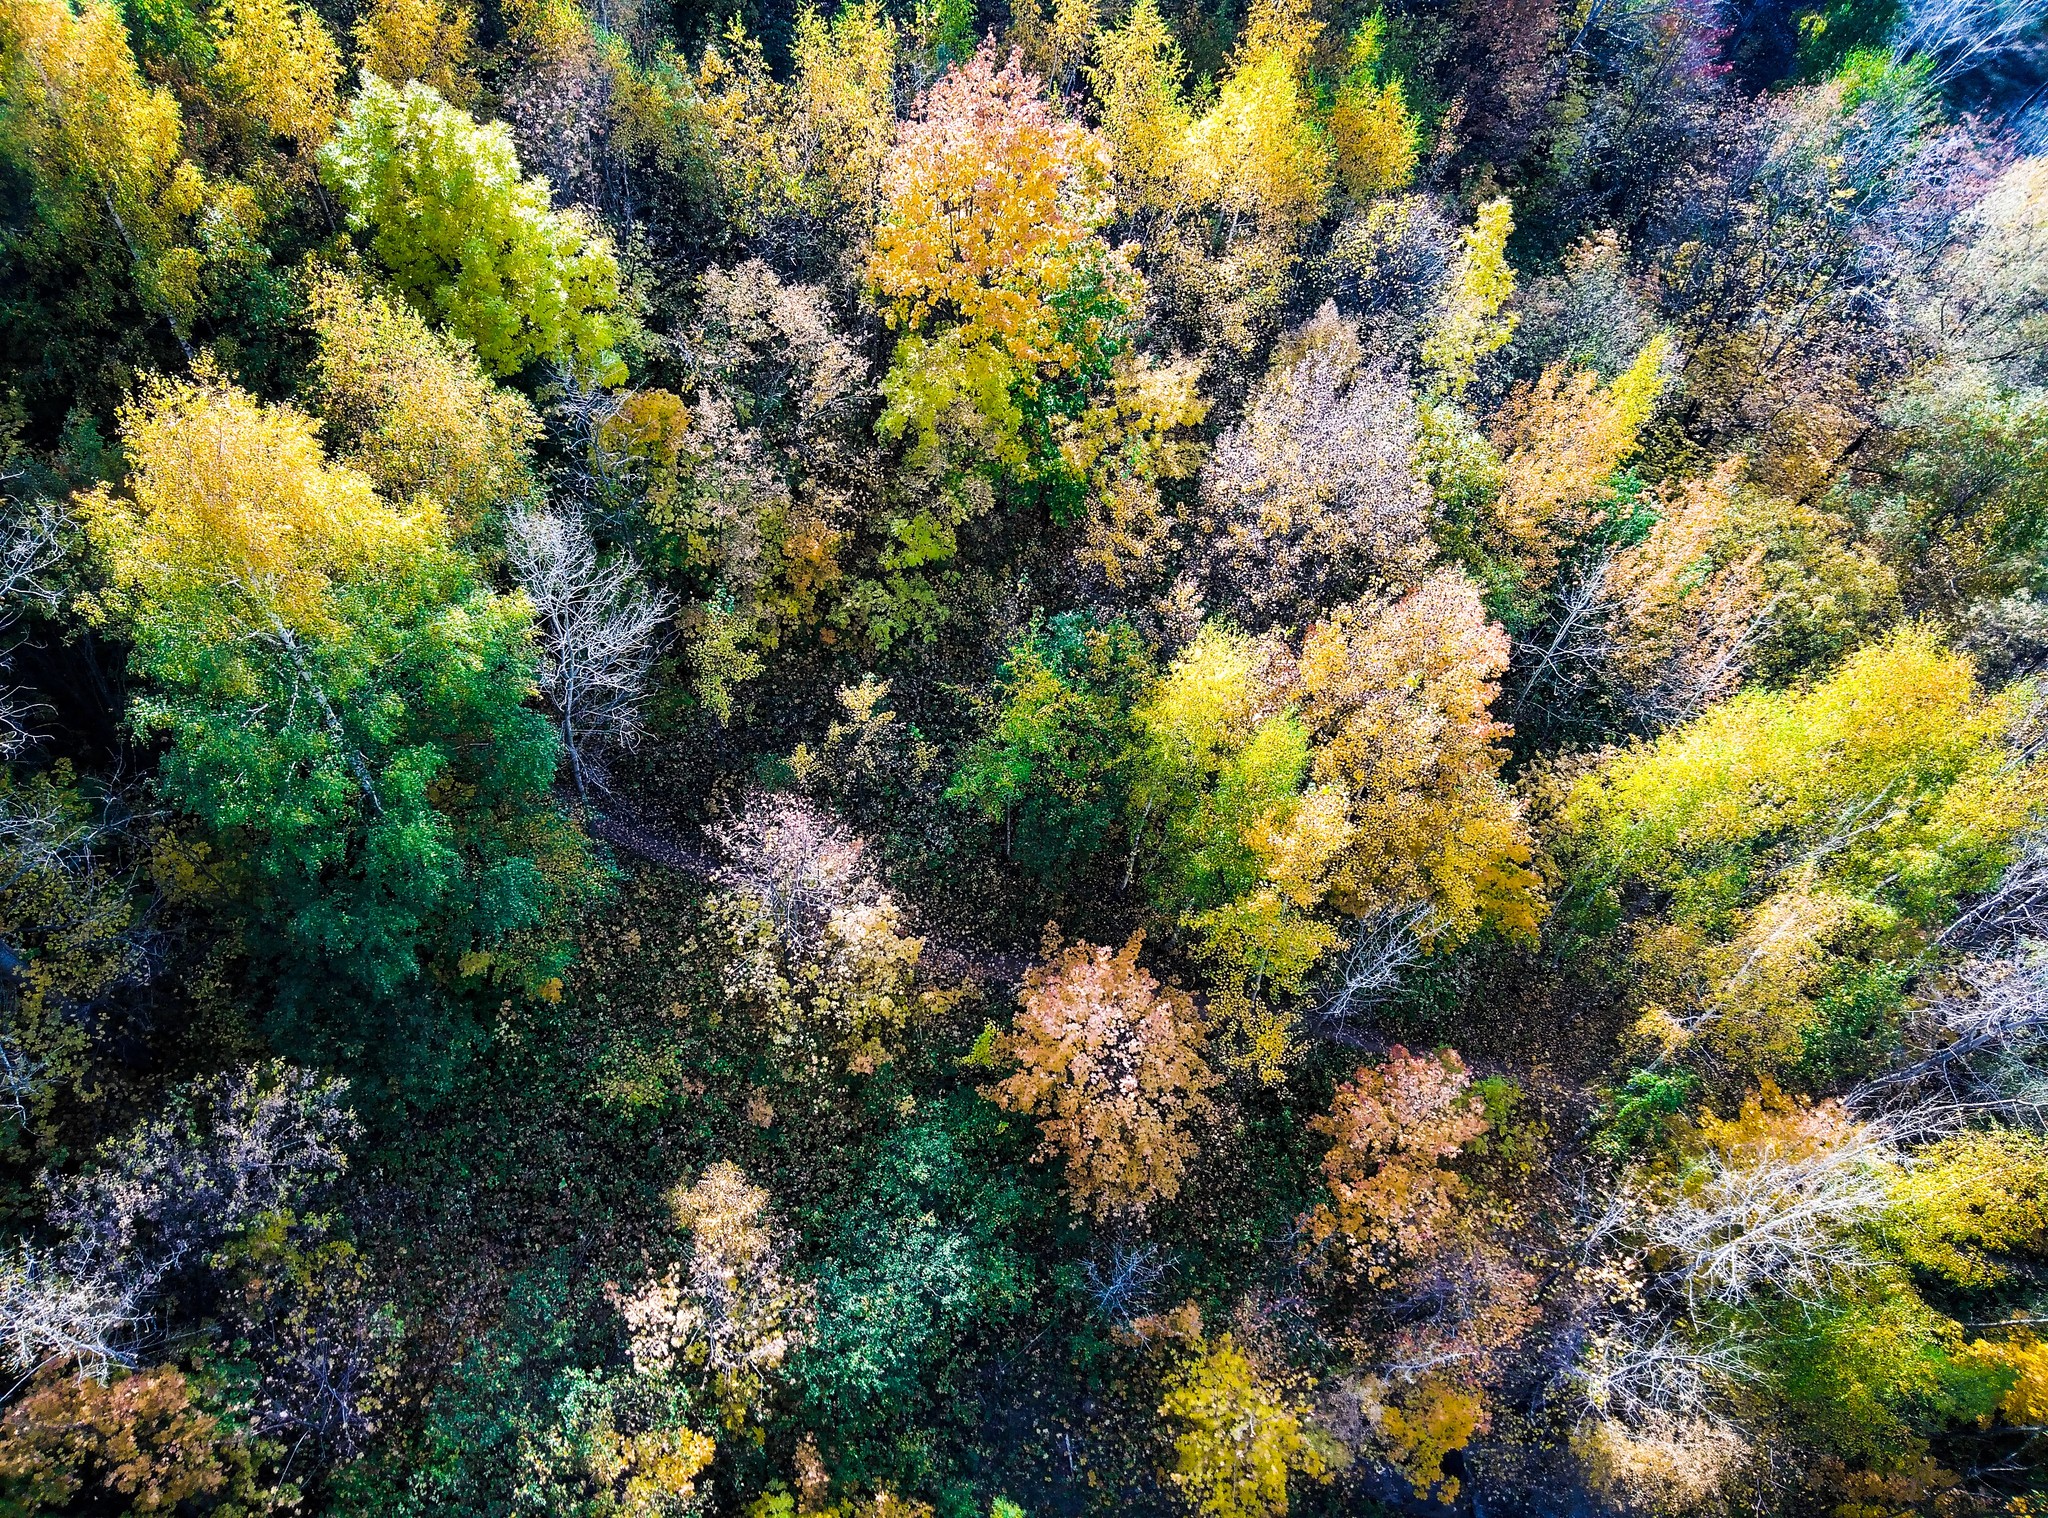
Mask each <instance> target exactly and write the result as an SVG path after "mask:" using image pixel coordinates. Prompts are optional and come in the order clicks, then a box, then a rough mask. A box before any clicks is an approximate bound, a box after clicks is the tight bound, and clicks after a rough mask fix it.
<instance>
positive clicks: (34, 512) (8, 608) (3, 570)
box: [0, 474, 64, 759]
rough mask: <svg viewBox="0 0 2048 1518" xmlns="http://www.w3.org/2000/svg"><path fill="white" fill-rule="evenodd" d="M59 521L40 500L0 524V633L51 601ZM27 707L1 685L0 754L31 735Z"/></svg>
mask: <svg viewBox="0 0 2048 1518" xmlns="http://www.w3.org/2000/svg"><path fill="white" fill-rule="evenodd" d="M10 482H11V477H10V476H8V475H6V474H0V492H4V490H5V487H6V486H7V485H8V484H9V483H10ZM59 527H60V519H59V516H58V511H57V507H56V506H55V505H54V504H53V503H51V502H49V501H42V500H38V501H33V502H29V503H26V504H24V505H21V506H20V507H18V508H17V509H16V510H15V511H14V512H13V513H11V514H10V516H9V517H8V519H7V521H6V522H5V523H4V524H0V634H4V633H6V632H7V631H8V630H9V629H11V628H12V627H13V626H14V625H15V623H17V622H19V621H20V620H21V616H22V613H23V612H24V611H25V610H27V609H28V608H30V607H41V608H42V609H43V610H45V611H48V610H52V609H54V608H55V607H56V605H57V601H58V593H57V589H56V587H55V586H54V585H52V584H51V583H50V581H49V578H48V575H49V571H50V570H51V569H53V568H55V567H56V565H57V563H58V561H59V560H61V559H62V558H63V557H64V545H63V541H62V538H61V536H60V532H59ZM5 668H6V661H5V659H4V658H0V672H4V670H5ZM30 709H31V708H29V707H28V706H25V705H24V704H23V703H22V701H21V697H20V693H19V692H18V691H15V690H11V689H0V759H11V758H13V757H14V756H15V755H16V754H18V753H20V752H21V750H22V748H23V747H24V746H25V745H26V744H27V743H28V741H29V739H30V738H31V737H32V736H33V735H32V734H31V732H30V730H29V725H28V714H29V711H30Z"/></svg>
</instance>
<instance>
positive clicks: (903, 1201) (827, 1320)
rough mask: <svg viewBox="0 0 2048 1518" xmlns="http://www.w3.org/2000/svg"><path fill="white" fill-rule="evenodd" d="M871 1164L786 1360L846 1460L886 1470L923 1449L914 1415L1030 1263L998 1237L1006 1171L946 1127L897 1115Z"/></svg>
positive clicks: (944, 1387) (1003, 1235)
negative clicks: (899, 1125)
mask: <svg viewBox="0 0 2048 1518" xmlns="http://www.w3.org/2000/svg"><path fill="white" fill-rule="evenodd" d="M869 1173H870V1177H871V1178H870V1179H869V1181H868V1182H867V1184H866V1185H865V1186H864V1187H863V1188H862V1189H861V1192H860V1194H859V1195H858V1196H857V1197H855V1198H853V1199H851V1201H850V1204H849V1205H848V1206H847V1207H846V1208H844V1209H843V1210H842V1211H841V1212H840V1218H841V1221H840V1223H839V1226H838V1227H837V1228H836V1230H834V1238H833V1242H832V1246H831V1250H830V1253H829V1254H827V1255H826V1257H825V1258H824V1259H822V1260H820V1261H819V1263H818V1268H817V1275H816V1280H817V1287H818V1325H817V1336H816V1339H815V1341H814V1342H813V1343H812V1344H811V1345H810V1346H809V1347H807V1348H806V1349H805V1350H804V1351H803V1352H802V1354H801V1355H799V1356H798V1357H797V1359H796V1361H795V1362H794V1371H795V1375H796V1376H797V1377H798V1378H799V1379H800V1380H801V1382H802V1386H803V1394H804V1400H805V1406H806V1408H807V1409H808V1412H809V1416H810V1418H811V1419H812V1420H813V1421H814V1423H815V1426H817V1427H818V1428H819V1430H820V1432H821V1434H823V1435H824V1436H825V1437H826V1438H827V1439H830V1440H831V1441H833V1443H834V1444H835V1445H836V1446H837V1447H838V1448H839V1449H840V1450H841V1451H842V1452H843V1455H844V1457H845V1458H847V1459H848V1460H849V1461H850V1462H851V1463H852V1467H853V1471H854V1472H856V1473H859V1474H864V1475H869V1476H875V1477H882V1478H889V1477H895V1476H898V1475H899V1474H901V1473H903V1472H905V1471H906V1470H907V1471H910V1472H914V1471H915V1470H916V1468H917V1466H918V1465H919V1464H921V1463H922V1460H921V1458H920V1453H919V1446H920V1444H921V1442H922V1440H921V1438H920V1433H919V1427H918V1426H919V1425H920V1424H921V1423H923V1422H925V1421H926V1420H928V1419H930V1418H931V1417H933V1416H934V1414H935V1413H942V1412H946V1411H948V1410H949V1403H950V1401H951V1399H952V1398H953V1397H955V1396H959V1395H963V1394H965V1393H966V1392H967V1390H968V1383H967V1382H966V1381H964V1380H963V1379H962V1377H963V1376H965V1375H966V1374H967V1373H968V1367H969V1365H970V1364H971V1360H970V1358H969V1357H970V1355H971V1353H972V1350H973V1347H974V1346H975V1345H976V1344H977V1342H978V1341H982V1336H984V1335H986V1336H991V1337H990V1338H988V1339H987V1340H986V1341H983V1342H988V1343H994V1342H997V1341H998V1340H999V1338H1000V1335H1001V1332H1002V1324H1003V1323H1004V1321H1005V1320H1006V1319H1007V1318H1008V1317H1009V1315H1010V1314H1012V1313H1014V1312H1015V1311H1017V1310H1018V1309H1019V1308H1021V1307H1022V1306H1023V1305H1024V1304H1025V1302H1026V1301H1027V1300H1028V1298H1029V1294H1030V1290H1031V1285H1030V1281H1031V1269H1030V1266H1029V1264H1028V1262H1027V1261H1026V1260H1024V1259H1023V1258H1022V1257H1021V1256H1020V1255H1019V1254H1018V1253H1017V1251H1016V1248H1015V1246H1014V1244H1013V1243H1012V1242H1011V1241H1010V1239H1009V1233H1010V1230H1011V1228H1012V1227H1013V1226H1014V1225H1015V1223H1016V1221H1017V1220H1018V1218H1019V1216H1020V1214H1021V1212H1022V1198H1021V1197H1020V1195H1019V1193H1018V1189H1017V1182H1016V1180H1015V1179H1013V1178H1010V1177H1000V1176H990V1175H986V1174H980V1173H977V1171H976V1170H975V1168H973V1167H972V1166H971V1165H970V1163H969V1161H968V1159H967V1157H966V1156H965V1155H963V1153H962V1151H961V1148H960V1146H959V1144H958V1142H957V1141H956V1138H955V1136H954V1135H953V1134H952V1133H951V1132H949V1131H948V1129H947V1128H945V1127H942V1126H938V1125H927V1126H921V1127H914V1128H906V1129H904V1130H903V1131H902V1132H900V1133H899V1134H897V1135H895V1136H894V1137H893V1138H892V1139H891V1140H889V1141H888V1142H887V1143H886V1144H885V1145H884V1146H883V1147H882V1148H881V1149H880V1151H879V1152H878V1153H877V1154H876V1155H875V1156H874V1159H873V1161H872V1163H871V1165H870V1169H869ZM892 1436H893V1437H892ZM925 1458H928V1457H925Z"/></svg>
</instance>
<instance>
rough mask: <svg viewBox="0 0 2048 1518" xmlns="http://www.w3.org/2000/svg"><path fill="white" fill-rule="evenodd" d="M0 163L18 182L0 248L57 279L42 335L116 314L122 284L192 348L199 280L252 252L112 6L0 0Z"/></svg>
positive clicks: (70, 331)
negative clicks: (23, 189) (149, 80)
mask: <svg viewBox="0 0 2048 1518" xmlns="http://www.w3.org/2000/svg"><path fill="white" fill-rule="evenodd" d="M0 162H6V163H7V164H9V165H10V166H11V169H12V170H13V171H14V172H16V173H18V174H19V175H20V176H21V182H22V183H23V184H24V185H25V186H27V187H29V198H28V202H27V205H26V206H25V207H24V212H25V214H24V215H23V216H22V218H21V219H20V221H19V222H13V221H12V220H11V222H10V226H9V228H8V229H7V231H5V232H4V233H0V248H4V249H5V251H6V252H7V253H8V254H10V255H11V256H10V258H9V262H10V263H15V262H16V261H17V260H18V261H19V263H18V264H17V269H18V271H19V270H20V269H21V268H22V266H25V267H26V270H27V271H30V272H32V273H33V274H34V275H35V276H36V277H43V278H49V279H52V280H54V281H55V282H56V284H55V286H54V289H53V293H55V294H56V296H57V299H56V300H55V302H54V304H55V306H56V308H57V309H59V310H63V311H65V312H66V313H67V315H66V319H65V320H64V321H63V322H62V323H61V327H62V330H61V331H60V332H53V333H52V334H51V344H52V345H54V346H68V345H70V344H73V343H77V342H79V341H81V340H82V335H83V334H84V333H86V332H90V331H93V330H96V329H105V328H107V327H108V326H109V325H110V324H114V323H117V322H118V320H119V316H120V309H121V307H122V306H123V304H125V298H126V295H127V292H128V291H130V290H132V291H133V292H134V295H135V297H136V298H137V299H139V301H140V302H141V305H142V307H143V309H144V310H146V311H148V312H149V313H151V314H152V315H153V316H155V317H160V318H161V319H162V320H163V321H164V322H165V323H166V324H167V325H168V326H169V327H170V329H171V331H172V333H173V334H174V335H175V336H176V338H177V341H178V342H179V344H180V345H181V346H182V347H184V350H185V353H186V356H187V357H188V358H189V357H190V356H191V348H190V345H189V343H188V342H187V338H188V336H189V333H190V331H191V324H192V320H193V317H194V315H195V313H196V311H197V308H198V305H199V301H200V298H201V281H202V277H203V275H204V274H205V272H206V271H207V269H208V267H209V266H210V265H212V264H214V263H217V262H220V261H223V260H225V261H227V262H233V261H235V260H236V259H239V258H245V257H248V256H251V255H250V248H251V239H252V237H253V233H254V230H255V221H256V216H255V212H254V209H253V205H252V203H251V201H250V198H249V196H248V193H247V192H246V191H245V190H241V189H239V188H238V187H233V186H219V185H210V184H209V183H208V182H207V180H206V178H205V176H204V175H203V174H201V172H200V170H199V168H198V167H197V165H195V164H194V163H192V161H191V160H190V159H188V158H186V157H184V156H183V152H182V149H181V122H180V117H179V112H178V106H177V102H176V101H175V100H173V99H172V98H171V95H170V92H169V91H168V90H165V89H161V88H155V87H152V86H150V85H148V84H146V83H145V82H144V81H143V79H142V76H141V74H140V73H139V72H138V70H137V69H136V65H135V58H134V55H133V54H132V53H131V52H130V51H129V47H128V35H127V31H126V28H125V27H124V26H123V25H122V22H121V17H120V15H119V13H118V12H116V11H115V10H114V9H113V8H112V7H111V6H108V5H104V4H99V3H96V0H88V3H86V4H84V5H82V6H80V7H79V8H78V9H76V10H74V9H73V8H72V7H71V6H70V5H69V4H68V3H66V0H0ZM202 221H203V222H204V223H205V226H206V231H205V235H204V236H202V235H201V234H200V230H199V228H200V224H201V222H202ZM81 266H83V275H82V277H81V272H80V271H81ZM10 309H18V308H14V307H12V306H11V307H10ZM28 336H29V334H28V333H27V332H22V333H19V334H15V336H14V340H15V341H22V340H24V339H26V338H27V337H28ZM53 358H54V360H55V362H56V363H57V365H58V367H60V368H70V367H72V366H73V365H74V364H76V363H77V362H78V359H77V358H75V357H71V356H67V355H64V354H62V353H61V352H53Z"/></svg>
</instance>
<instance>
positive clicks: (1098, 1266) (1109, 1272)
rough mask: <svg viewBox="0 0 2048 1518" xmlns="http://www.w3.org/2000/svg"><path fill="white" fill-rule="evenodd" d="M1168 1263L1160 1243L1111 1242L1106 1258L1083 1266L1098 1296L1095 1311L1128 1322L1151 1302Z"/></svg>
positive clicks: (1113, 1320) (1090, 1285) (1164, 1275)
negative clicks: (1161, 1250)
mask: <svg viewBox="0 0 2048 1518" xmlns="http://www.w3.org/2000/svg"><path fill="white" fill-rule="evenodd" d="M1167 1265H1168V1261H1167V1259H1166V1257H1165V1255H1163V1254H1162V1253H1161V1252H1160V1249H1159V1246H1158V1245H1157V1244H1154V1243H1152V1242H1150V1241H1149V1240H1140V1241H1138V1242H1136V1243H1130V1242H1123V1241H1119V1242H1117V1243H1114V1244H1112V1245H1110V1247H1109V1252H1108V1255H1107V1257H1106V1258H1103V1259H1100V1260H1090V1261H1088V1263H1087V1264H1086V1265H1085V1266H1083V1267H1082V1278H1083V1279H1084V1280H1085V1281H1086V1282H1087V1284H1088V1294H1089V1295H1090V1296H1092V1297H1093V1298H1094V1299H1095V1308H1096V1311H1098V1312H1100V1313H1101V1314H1102V1315H1103V1317H1105V1318H1107V1319H1109V1321H1110V1322H1112V1323H1128V1322H1130V1320H1131V1319H1132V1318H1135V1317H1137V1316H1138V1315H1139V1314H1140V1313H1142V1312H1144V1310H1145V1308H1146V1306H1147V1305H1148V1304H1149V1303H1150V1302H1151V1300H1152V1294H1153V1293H1154V1292H1155V1291H1156V1290H1157V1289H1158V1287H1159V1283H1160V1282H1161V1281H1162V1280H1164V1279H1165V1278H1166V1270H1167Z"/></svg>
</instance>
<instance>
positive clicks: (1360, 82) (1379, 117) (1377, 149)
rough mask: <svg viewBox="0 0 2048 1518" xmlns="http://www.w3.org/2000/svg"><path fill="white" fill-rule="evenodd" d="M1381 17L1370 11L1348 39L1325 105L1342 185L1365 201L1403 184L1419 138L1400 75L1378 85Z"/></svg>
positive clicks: (1412, 167)
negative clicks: (1344, 65)
mask: <svg viewBox="0 0 2048 1518" xmlns="http://www.w3.org/2000/svg"><path fill="white" fill-rule="evenodd" d="M1380 29H1381V20H1380V17H1379V16H1378V15H1375V16H1374V17H1373V18H1372V19H1371V20H1370V21H1368V22H1366V23H1365V25H1363V26H1361V27H1360V28H1359V29H1358V31H1357V33H1356V34H1355V35H1354V36H1353V37H1352V39H1351V53H1350V58H1349V59H1348V63H1349V69H1348V71H1347V73H1346V74H1345V77H1344V79H1343V80H1342V82H1340V83H1339V85H1338V86H1337V98H1336V100H1335V101H1334V102H1333V103H1332V104H1331V106H1330V145H1331V147H1332V149H1333V150H1334V151H1335V153H1336V157H1337V175H1338V177H1339V178H1340V179H1342V180H1343V181H1344V188H1345V190H1346V191H1348V192H1349V193H1350V194H1351V195H1353V196H1354V197H1356V198H1358V199H1360V200H1364V199H1367V198H1369V197H1371V196H1374V195H1385V194H1388V193H1390V192H1392V191H1394V190H1402V189H1406V188H1407V187H1408V184H1409V181H1411V180H1412V179H1414V177H1415V163H1416V160H1417V158H1418V157H1420V155H1421V142H1420V137H1419V133H1418V129H1417V127H1416V122H1415V116H1414V113H1413V112H1411V111H1410V110H1409V109H1408V102H1407V99H1406V97H1405V96H1403V94H1402V92H1401V85H1400V81H1399V80H1394V81H1391V82H1389V83H1386V84H1378V83H1375V82H1374V79H1373V69H1374V66H1375V65H1376V64H1377V63H1378V61H1379V52H1380Z"/></svg>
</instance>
